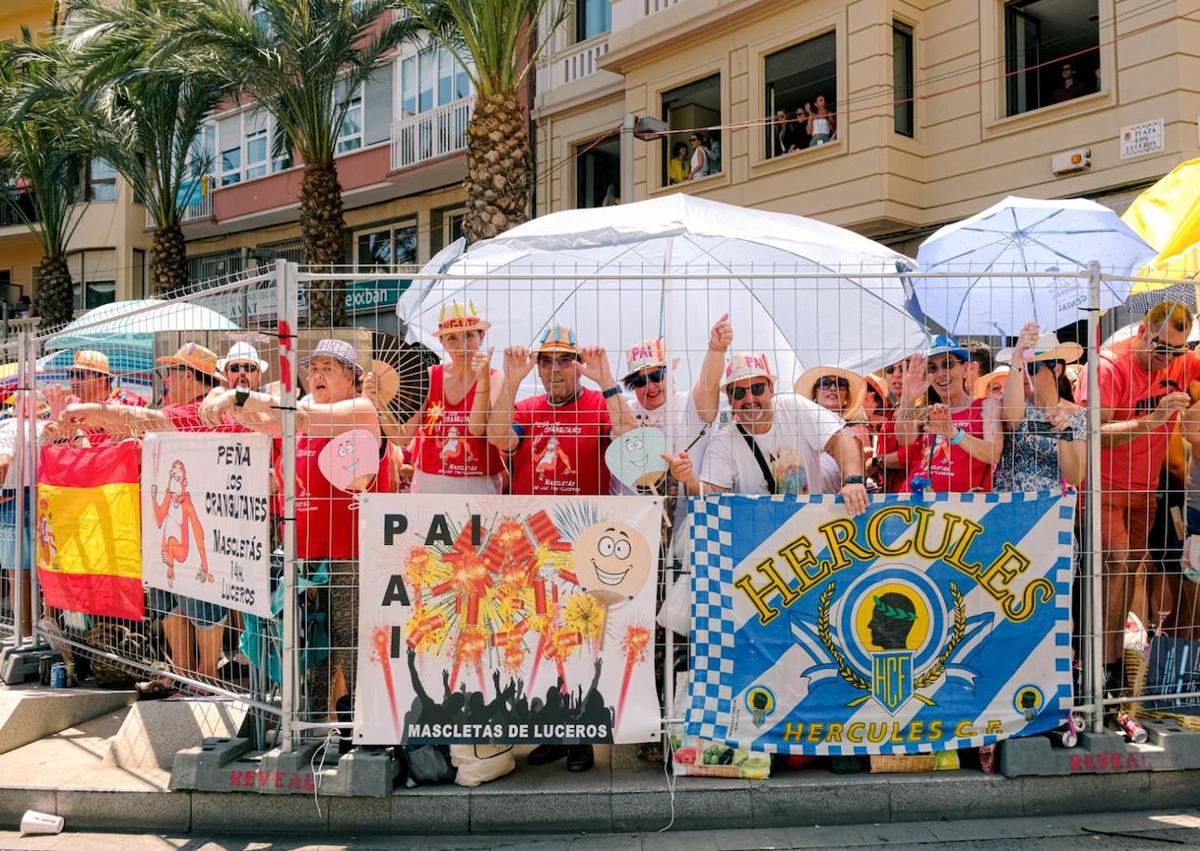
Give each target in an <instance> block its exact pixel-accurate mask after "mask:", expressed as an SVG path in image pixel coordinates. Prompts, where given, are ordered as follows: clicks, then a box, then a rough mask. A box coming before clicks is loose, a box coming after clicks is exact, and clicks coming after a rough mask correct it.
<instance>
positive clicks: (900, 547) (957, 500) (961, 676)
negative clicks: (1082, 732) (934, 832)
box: [687, 493, 1075, 756]
mask: <svg viewBox="0 0 1200 851" xmlns="http://www.w3.org/2000/svg"><path fill="white" fill-rule="evenodd" d="M692 502H693V514H692V532H691V534H692V544H693V556H692V566H693V580H692V581H693V601H692V651H693V654H694V658H693V673H692V685H691V693H690V699H689V706H688V712H687V732H688V734H690V735H697V736H702V737H704V738H708V739H716V740H718V741H725V742H727V743H728V744H731V745H736V746H741V747H746V748H755V749H759V750H766V751H774V752H779V753H795V754H828V755H833V756H842V755H851V754H878V753H883V754H886V753H914V752H928V751H932V750H943V749H952V748H962V747H973V746H978V745H982V744H988V743H991V742H995V741H998V740H1000V739H1004V738H1007V737H1009V736H1019V735H1030V734H1034V733H1039V732H1043V731H1047V730H1052V729H1054V728H1055V727H1057V726H1059V725H1060V724H1062V723H1063V722H1064V721H1065V719H1066V715H1067V711H1068V708H1069V706H1070V698H1071V679H1070V669H1071V641H1070V633H1071V631H1070V587H1071V530H1072V518H1073V515H1074V511H1075V497H1074V496H1073V495H1072V496H1066V497H1064V496H1062V495H1060V494H1020V493H1014V494H1008V493H1005V494H933V495H928V496H926V497H925V498H924V499H918V498H915V497H913V496H911V495H891V496H877V497H874V498H873V500H872V502H871V505H870V508H869V510H868V511H867V513H866V514H864V515H863V516H861V517H857V518H851V517H849V516H847V514H846V510H845V507H844V506H843V505H842V504H841V503H840V502H835V501H834V500H833V499H832V498H830V497H821V496H808V497H763V498H756V497H746V496H729V495H721V496H710V497H707V498H705V499H697V500H693V501H692Z"/></svg>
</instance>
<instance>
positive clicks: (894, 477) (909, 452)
mask: <svg viewBox="0 0 1200 851" xmlns="http://www.w3.org/2000/svg"><path fill="white" fill-rule="evenodd" d="M878 443H879V449H878V452H877V454H878V455H879V457H880V458H882V457H883V456H884V455H890V454H891V453H893V452H895V453H897V457H898V458H899V460H900V463H901V465H902V466H901V467H899V468H898V469H892V468H888V469H886V470H884V479H883V490H884V492H885V493H907V492H908V490H909V487H908V482H909V480H910V479H911V478H912V475H913V469H914V468H915V467H916V461H917V455H918V454H919V453H920V450H921V441H919V440H915V441H913V442H912V443H910V444H909V445H908V446H901V445H900V441H899V440H898V439H897V438H896V419H895V416H894V415H891V416H889V417H888V418H887V419H886V420H884V423H883V425H882V426H880V428H879V437H878Z"/></svg>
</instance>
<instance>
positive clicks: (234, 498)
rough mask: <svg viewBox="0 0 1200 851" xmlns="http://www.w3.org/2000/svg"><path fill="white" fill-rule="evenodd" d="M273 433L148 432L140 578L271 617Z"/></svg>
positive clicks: (180, 592) (207, 600) (171, 589)
mask: <svg viewBox="0 0 1200 851" xmlns="http://www.w3.org/2000/svg"><path fill="white" fill-rule="evenodd" d="M270 470H271V439H270V437H268V436H267V435H265V434H214V433H208V434H180V433H151V434H149V435H147V437H146V440H145V443H144V444H143V447H142V579H143V582H144V583H145V584H146V585H147V586H149V587H151V588H160V589H162V590H165V591H171V592H173V593H175V594H179V595H181V596H184V597H191V598H193V599H196V600H203V601H205V602H208V603H216V604H217V605H220V606H225V607H227V608H230V609H237V610H238V611H242V612H249V613H250V614H253V615H259V616H261V617H270V616H271V526H270V517H271V509H270V495H271V490H270Z"/></svg>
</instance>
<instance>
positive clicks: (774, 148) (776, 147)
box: [763, 32, 837, 158]
mask: <svg viewBox="0 0 1200 851" xmlns="http://www.w3.org/2000/svg"><path fill="white" fill-rule="evenodd" d="M763 72H764V73H763V76H764V78H765V80H766V93H765V99H764V101H763V103H764V106H765V113H766V117H767V118H769V119H773V120H772V121H771V122H770V123H769V124H767V127H766V139H765V140H764V145H765V151H766V156H767V157H768V158H769V157H778V156H783V155H784V154H790V153H793V152H795V151H802V150H804V149H806V148H814V147H819V146H820V145H823V144H825V143H826V142H829V141H831V140H833V139H834V138H836V136H837V116H836V115H834V114H833V113H834V112H835V105H834V100H835V96H836V94H837V37H836V36H835V34H834V33H832V32H828V33H824V34H823V35H819V36H816V37H815V38H810V39H808V40H807V41H802V42H800V43H799V44H794V45H792V46H791V47H786V48H784V49H783V50H780V51H778V52H776V53H772V54H770V55H769V56H767V57H766V61H765V62H764V68H763Z"/></svg>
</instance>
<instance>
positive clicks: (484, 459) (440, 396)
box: [413, 364, 504, 477]
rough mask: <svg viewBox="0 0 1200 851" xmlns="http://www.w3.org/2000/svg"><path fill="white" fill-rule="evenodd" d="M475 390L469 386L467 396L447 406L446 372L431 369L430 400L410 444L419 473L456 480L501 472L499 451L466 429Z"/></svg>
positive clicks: (502, 468)
mask: <svg viewBox="0 0 1200 851" xmlns="http://www.w3.org/2000/svg"><path fill="white" fill-rule="evenodd" d="M492 372H493V373H495V372H496V370H492ZM477 387H478V384H472V385H471V389H470V390H468V391H467V395H465V396H464V397H463V398H462V399H460V400H459V401H458V402H457V403H453V402H450V401H448V400H447V399H446V385H445V370H444V369H443V367H442V365H441V364H438V365H437V366H434V367H431V368H430V370H429V398H428V399H427V400H426V402H425V412H424V415H423V416H422V417H421V425H420V427H419V428H418V429H417V435H416V438H415V439H414V440H413V456H414V459H415V466H416V468H417V469H418V470H420V471H421V472H423V473H429V474H431V475H439V476H455V477H466V476H495V475H497V474H499V473H500V472H502V471H503V470H504V461H503V459H502V458H501V457H500V450H498V449H497V448H496V447H495V446H493V445H491V444H490V443H488V441H487V438H484V437H473V436H472V435H471V434H470V432H469V431H468V429H467V425H468V423H469V422H470V419H471V408H472V406H473V405H474V404H475V390H476V388H477Z"/></svg>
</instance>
